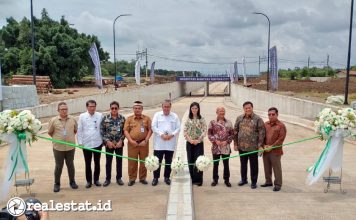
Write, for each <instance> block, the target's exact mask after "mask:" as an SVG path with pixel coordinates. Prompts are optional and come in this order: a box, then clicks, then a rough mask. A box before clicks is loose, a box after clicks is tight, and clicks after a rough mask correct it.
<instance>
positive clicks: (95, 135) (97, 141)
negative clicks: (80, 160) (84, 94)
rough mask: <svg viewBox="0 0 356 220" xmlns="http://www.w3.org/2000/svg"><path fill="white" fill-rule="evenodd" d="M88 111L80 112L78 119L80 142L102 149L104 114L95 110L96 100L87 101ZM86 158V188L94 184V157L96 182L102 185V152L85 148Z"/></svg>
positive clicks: (87, 146)
mask: <svg viewBox="0 0 356 220" xmlns="http://www.w3.org/2000/svg"><path fill="white" fill-rule="evenodd" d="M86 107H87V110H88V111H87V112H84V113H82V114H80V116H79V120H78V133H77V139H78V144H79V145H81V146H85V147H86V148H92V149H96V150H100V151H101V148H102V144H103V139H102V137H101V134H100V122H101V120H102V114H101V113H100V112H95V110H96V102H95V101H94V100H89V101H87V102H86ZM83 153H84V159H85V177H86V180H87V184H86V186H85V187H86V188H90V187H91V186H92V180H93V178H92V177H93V176H92V169H91V161H92V158H93V157H94V184H95V185H96V186H101V183H100V182H99V176H100V157H101V153H98V152H94V151H90V150H85V149H83Z"/></svg>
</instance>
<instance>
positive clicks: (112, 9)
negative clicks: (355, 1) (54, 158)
mask: <svg viewBox="0 0 356 220" xmlns="http://www.w3.org/2000/svg"><path fill="white" fill-rule="evenodd" d="M0 8H1V10H0V18H2V19H0V26H1V25H4V24H5V23H6V21H5V18H6V17H9V16H13V17H15V18H16V19H18V20H19V19H22V17H23V16H27V17H29V15H30V10H29V1H28V0H16V1H12V0H1V1H0ZM42 8H46V9H47V11H48V12H49V15H50V16H51V17H52V18H54V19H56V20H59V19H60V17H61V16H62V15H65V17H66V18H67V19H68V20H69V22H70V23H72V24H74V28H76V29H78V31H80V32H83V33H86V34H94V35H97V36H98V38H99V40H100V41H101V43H102V46H103V48H104V49H105V50H106V51H108V52H109V53H110V54H111V57H113V30H112V28H113V20H114V19H115V17H116V16H118V15H119V14H124V13H131V14H132V16H130V17H122V18H120V19H119V20H118V21H117V22H116V25H115V28H116V32H115V33H116V49H117V51H116V52H117V54H119V55H118V57H119V58H118V59H122V58H124V59H128V60H130V59H133V58H135V55H134V54H135V52H136V51H137V50H142V49H145V48H148V51H149V53H150V54H152V55H160V56H163V57H166V58H175V59H184V60H186V59H188V60H192V61H204V62H216V63H219V62H221V63H226V62H233V61H235V60H236V59H241V58H242V57H244V56H246V57H248V58H247V61H251V62H256V61H258V57H259V56H264V55H266V53H267V27H268V26H267V20H266V18H264V17H263V16H261V15H254V14H252V12H263V13H265V14H267V15H268V16H269V18H270V20H271V46H273V45H276V46H277V50H278V56H279V57H280V58H283V59H289V60H295V61H298V60H305V61H306V60H307V58H308V56H311V58H312V60H320V61H323V60H326V54H329V55H330V59H331V61H334V62H336V63H346V57H347V45H348V28H349V16H350V3H349V1H338V0H313V1H310V0H299V1H291V0H289V1H286V0H270V1H266V0H253V1H252V0H221V1H216V0H171V1H167V0H150V1H142V0H131V1H124V0H106V1H98V0H86V1H85V0H76V1H70V0H62V1H59V0H52V1H46V0H35V1H34V13H35V15H36V16H40V12H41V10H42ZM355 17H356V16H355ZM354 20H356V19H354ZM354 33H356V24H354ZM355 35H356V34H354V36H355ZM353 39H355V37H354V38H353ZM352 51H356V43H355V42H353V46H352ZM129 54H133V55H129ZM149 59H150V60H149V62H151V61H153V60H155V61H157V67H160V68H167V69H174V68H176V69H187V70H188V69H189V70H194V68H195V69H197V70H202V71H213V72H219V71H220V72H224V71H225V69H226V68H228V66H226V65H222V64H221V65H220V64H216V65H204V64H196V63H195V64H192V63H183V62H176V61H172V60H169V59H159V58H157V57H156V58H153V57H149ZM351 63H353V64H356V55H354V54H353V55H352V62H351ZM305 64H306V63H305ZM296 65H304V64H303V63H302V64H300V63H299V64H298V63H283V62H281V63H280V65H279V66H281V67H290V68H294V66H296ZM263 66H265V65H263ZM335 67H340V65H339V66H335ZM257 69H258V63H255V64H249V65H248V70H249V71H252V72H254V73H256V71H257Z"/></svg>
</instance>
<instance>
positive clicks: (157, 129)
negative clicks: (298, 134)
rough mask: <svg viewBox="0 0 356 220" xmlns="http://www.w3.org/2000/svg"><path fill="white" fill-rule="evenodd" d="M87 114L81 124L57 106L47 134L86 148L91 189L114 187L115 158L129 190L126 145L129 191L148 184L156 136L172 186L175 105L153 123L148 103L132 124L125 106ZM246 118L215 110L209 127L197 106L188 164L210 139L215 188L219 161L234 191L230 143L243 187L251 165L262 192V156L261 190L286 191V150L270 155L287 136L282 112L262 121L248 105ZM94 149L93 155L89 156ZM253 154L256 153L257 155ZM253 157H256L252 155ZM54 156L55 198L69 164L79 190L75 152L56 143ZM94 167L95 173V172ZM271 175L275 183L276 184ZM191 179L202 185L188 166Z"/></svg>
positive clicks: (189, 128) (188, 126) (189, 130)
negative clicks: (260, 155) (102, 163)
mask: <svg viewBox="0 0 356 220" xmlns="http://www.w3.org/2000/svg"><path fill="white" fill-rule="evenodd" d="M86 108H87V111H86V112H84V113H82V114H80V116H79V120H78V121H76V120H75V118H74V117H73V116H71V115H69V114H68V106H67V104H66V103H65V102H60V103H59V104H58V113H59V114H58V116H56V117H53V118H52V119H51V120H50V122H49V125H48V134H49V135H50V136H51V137H52V138H53V139H56V140H60V141H65V142H69V143H75V142H76V140H77V143H78V145H80V146H85V148H83V155H84V160H85V174H86V175H85V176H86V181H87V183H86V186H85V187H86V188H90V187H92V185H93V184H94V185H95V186H97V187H99V186H102V185H103V186H104V187H106V186H108V185H110V184H111V173H112V160H113V154H116V155H119V156H116V183H117V184H118V185H124V182H123V180H122V157H120V156H122V155H123V148H124V140H125V138H126V139H127V145H128V146H127V148H128V149H127V151H128V157H130V158H133V159H130V160H128V176H129V181H128V186H133V185H134V184H135V182H136V180H137V176H138V179H139V182H140V183H142V184H145V185H146V184H148V182H147V179H146V178H147V169H146V167H145V164H144V162H142V161H144V160H145V158H146V157H147V156H148V155H149V139H150V138H151V136H152V135H153V155H155V156H157V157H158V159H159V163H160V164H161V163H162V161H163V159H164V160H165V164H166V165H165V168H164V175H163V176H164V182H165V183H166V184H167V185H170V184H171V179H170V176H171V166H170V164H171V162H172V158H173V155H174V151H175V149H176V143H177V137H178V135H179V133H180V127H181V125H180V120H179V117H178V116H177V114H175V113H173V112H171V108H172V103H171V101H170V100H165V101H163V102H162V111H160V112H157V113H155V114H154V117H153V118H152V120H151V118H150V117H148V116H146V115H144V114H143V113H142V112H143V103H142V102H141V101H135V102H134V103H133V114H132V115H131V116H129V117H127V118H125V117H124V116H123V115H121V114H120V113H119V111H120V105H119V103H118V102H116V101H113V102H111V103H110V113H109V114H107V115H103V114H102V113H99V112H97V111H96V102H95V101H94V100H89V101H87V102H86ZM243 110H244V114H243V115H241V116H239V117H237V119H236V122H235V124H234V125H233V124H232V122H231V121H230V120H228V119H226V118H225V109H224V108H223V107H218V108H217V109H216V119H214V120H212V121H210V122H209V125H208V126H207V124H206V121H205V119H204V117H202V116H201V114H200V105H199V103H197V102H193V103H192V104H191V105H190V108H189V117H188V119H187V120H186V121H185V122H184V137H185V139H186V141H187V142H186V150H187V159H188V163H189V164H194V163H195V161H196V160H197V158H198V157H199V156H200V155H203V154H204V137H205V136H206V135H207V136H208V139H209V141H210V142H211V145H212V147H211V151H212V155H213V159H214V167H213V182H212V183H211V185H212V186H216V185H217V184H218V180H219V175H218V168H219V159H221V160H222V161H223V165H224V173H223V179H224V182H225V185H226V186H227V187H231V183H230V180H229V179H230V170H229V156H230V154H231V147H230V145H231V143H232V142H233V141H234V144H233V146H234V150H235V151H239V153H240V154H244V153H247V155H245V156H241V157H240V162H241V181H240V182H239V183H238V185H239V186H243V185H245V184H247V183H248V180H247V164H248V161H250V172H251V177H250V178H251V188H252V189H255V188H256V187H257V185H256V184H257V177H258V152H255V151H257V150H262V149H263V148H266V150H264V151H263V163H264V168H265V177H266V181H265V183H264V184H262V185H261V187H269V186H273V185H274V188H273V190H274V191H279V190H280V189H281V186H282V170H281V156H282V154H283V150H282V148H281V147H280V148H277V149H272V150H271V149H269V148H270V147H271V146H278V145H282V144H283V141H284V139H285V136H286V127H285V126H284V124H283V123H282V122H280V121H279V120H278V110H277V109H276V108H270V109H269V110H268V118H269V121H267V122H265V123H264V122H263V120H262V119H261V118H260V117H259V116H258V115H256V114H255V113H254V112H253V104H252V103H251V102H245V103H244V104H243ZM103 147H104V148H105V152H106V153H105V152H104V153H105V156H106V166H105V168H106V178H105V181H104V183H103V184H101V182H100V181H99V176H100V158H101V154H102V153H103V152H102V148H103ZM89 149H92V150H89ZM252 151H253V152H252ZM248 152H252V153H248ZM53 155H54V159H55V169H54V188H53V191H54V192H59V191H60V186H61V181H60V179H61V174H62V169H63V165H64V162H65V163H66V166H67V169H68V176H69V185H70V187H71V188H72V189H77V188H78V185H77V184H76V181H75V167H74V155H75V148H74V147H71V146H68V145H65V144H60V143H56V142H53ZM92 161H94V172H93V171H92ZM272 169H273V171H274V176H275V180H274V183H272ZM160 170H161V167H159V168H158V169H157V170H156V171H154V172H153V180H152V183H151V184H152V186H156V185H157V184H158V183H159V178H160ZM189 171H190V176H191V178H192V183H193V184H194V185H198V186H201V185H202V184H203V172H201V171H199V170H198V169H197V168H196V167H195V166H194V165H189Z"/></svg>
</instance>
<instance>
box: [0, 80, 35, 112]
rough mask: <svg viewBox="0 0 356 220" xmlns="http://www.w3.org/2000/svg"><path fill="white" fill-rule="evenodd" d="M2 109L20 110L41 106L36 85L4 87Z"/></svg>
mask: <svg viewBox="0 0 356 220" xmlns="http://www.w3.org/2000/svg"><path fill="white" fill-rule="evenodd" d="M2 96H3V101H2V109H3V110H8V109H19V108H26V107H33V106H37V105H39V101H38V95H37V90H36V87H35V86H34V85H14V86H2Z"/></svg>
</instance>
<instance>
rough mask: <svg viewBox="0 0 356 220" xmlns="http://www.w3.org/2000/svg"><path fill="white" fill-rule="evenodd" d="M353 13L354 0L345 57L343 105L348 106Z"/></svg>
mask: <svg viewBox="0 0 356 220" xmlns="http://www.w3.org/2000/svg"><path fill="white" fill-rule="evenodd" d="M353 11H354V0H351V13H350V31H349V51H348V55H347V67H346V83H345V100H344V105H348V104H349V103H348V101H347V99H348V96H349V80H350V59H351V39H352V21H353Z"/></svg>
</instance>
